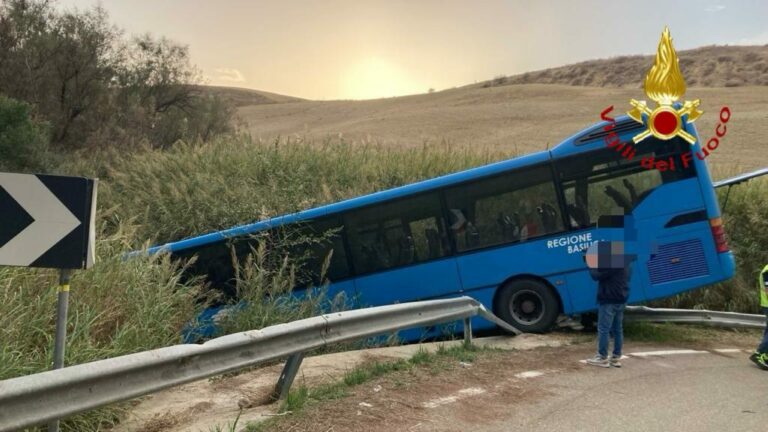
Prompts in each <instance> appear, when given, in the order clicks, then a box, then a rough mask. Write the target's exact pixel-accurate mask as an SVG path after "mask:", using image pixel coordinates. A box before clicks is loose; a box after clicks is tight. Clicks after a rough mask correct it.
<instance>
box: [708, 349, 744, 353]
mask: <svg viewBox="0 0 768 432" xmlns="http://www.w3.org/2000/svg"><path fill="white" fill-rule="evenodd" d="M714 351H716V352H719V353H723V354H727V353H740V352H743V350H741V349H739V348H720V349H716V350H714Z"/></svg>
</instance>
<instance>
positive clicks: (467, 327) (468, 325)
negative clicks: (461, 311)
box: [464, 317, 472, 346]
mask: <svg viewBox="0 0 768 432" xmlns="http://www.w3.org/2000/svg"><path fill="white" fill-rule="evenodd" d="M464 345H466V346H469V345H472V318H469V317H467V318H464Z"/></svg>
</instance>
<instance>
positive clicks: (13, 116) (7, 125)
mask: <svg viewBox="0 0 768 432" xmlns="http://www.w3.org/2000/svg"><path fill="white" fill-rule="evenodd" d="M47 150H48V127H47V125H46V124H45V123H40V122H37V121H35V120H33V119H32V107H31V106H30V105H28V104H26V103H24V102H20V101H17V100H14V99H11V98H8V97H5V96H3V95H0V170H5V171H44V170H45V169H46V168H48V165H49V163H50V157H49V154H48V151H47Z"/></svg>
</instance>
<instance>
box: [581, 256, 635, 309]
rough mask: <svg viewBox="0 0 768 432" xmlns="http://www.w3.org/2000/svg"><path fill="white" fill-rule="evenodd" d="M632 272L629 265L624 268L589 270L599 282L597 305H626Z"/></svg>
mask: <svg viewBox="0 0 768 432" xmlns="http://www.w3.org/2000/svg"><path fill="white" fill-rule="evenodd" d="M630 271H631V270H630V267H629V265H627V266H626V267H624V268H606V269H589V274H590V276H592V279H594V280H596V281H597V282H598V286H597V303H598V304H621V303H626V302H627V298H628V297H629V274H630Z"/></svg>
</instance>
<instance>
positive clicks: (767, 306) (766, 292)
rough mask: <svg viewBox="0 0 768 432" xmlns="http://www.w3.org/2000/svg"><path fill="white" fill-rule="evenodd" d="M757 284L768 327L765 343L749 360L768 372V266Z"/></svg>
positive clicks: (761, 273) (762, 343)
mask: <svg viewBox="0 0 768 432" xmlns="http://www.w3.org/2000/svg"><path fill="white" fill-rule="evenodd" d="M757 284H758V288H759V289H760V307H761V308H762V309H763V313H765V315H766V318H767V320H766V323H767V325H766V327H765V332H764V333H763V341H762V342H760V346H758V347H757V351H755V352H754V353H753V354H752V355H751V356H749V359H750V360H752V361H753V362H754V363H755V364H756V365H757V366H758V367H759V368H760V369H763V370H768V265H766V266H765V267H763V270H762V271H761V272H760V274H759V275H758V277H757Z"/></svg>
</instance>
